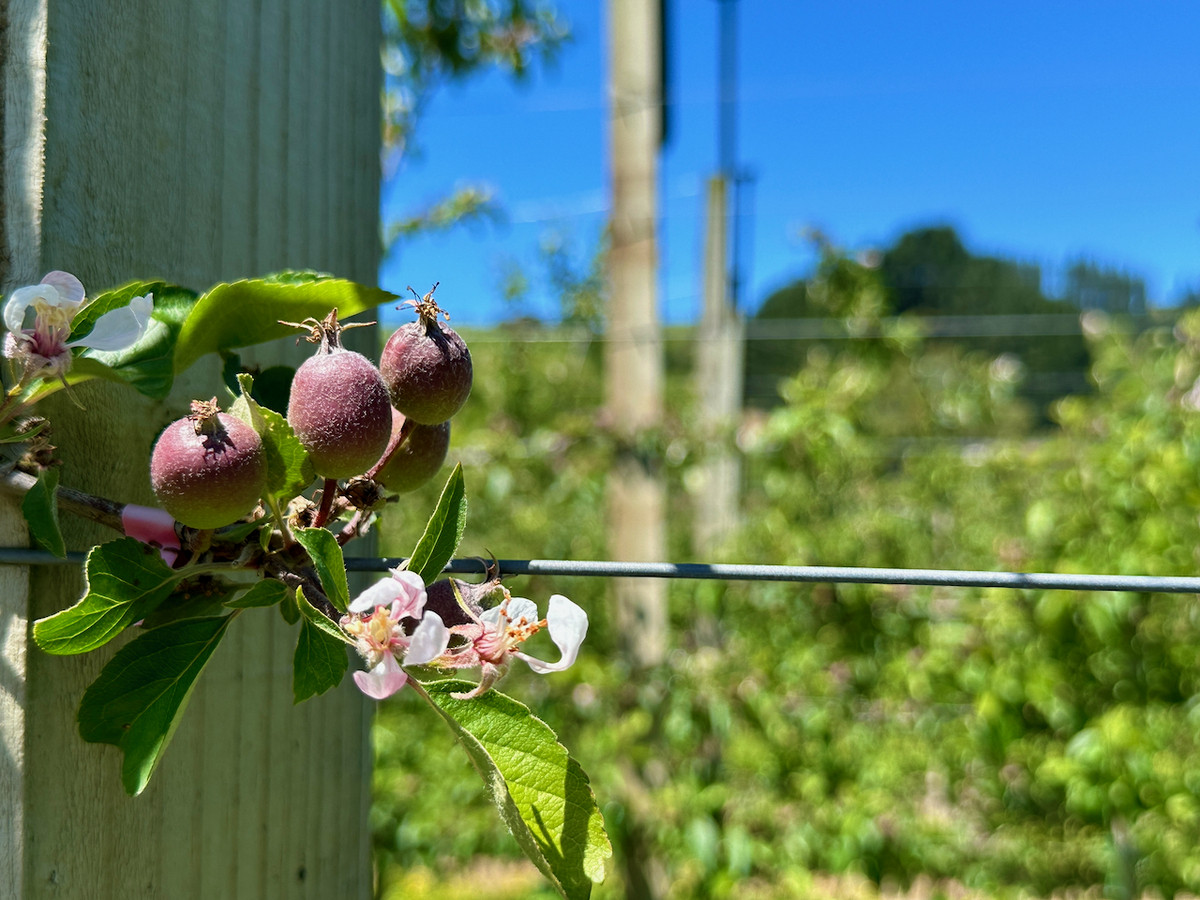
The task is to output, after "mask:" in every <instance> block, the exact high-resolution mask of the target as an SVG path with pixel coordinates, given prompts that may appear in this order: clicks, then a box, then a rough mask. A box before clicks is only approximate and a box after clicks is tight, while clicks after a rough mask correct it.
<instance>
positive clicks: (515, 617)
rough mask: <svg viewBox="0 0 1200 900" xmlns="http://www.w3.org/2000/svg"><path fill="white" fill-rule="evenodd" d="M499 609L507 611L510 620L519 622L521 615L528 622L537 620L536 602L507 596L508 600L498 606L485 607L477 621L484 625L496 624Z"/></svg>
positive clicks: (498, 618)
mask: <svg viewBox="0 0 1200 900" xmlns="http://www.w3.org/2000/svg"><path fill="white" fill-rule="evenodd" d="M501 610H505V611H507V613H508V620H509V621H510V622H519V621H520V620H521V617H522V616H524V617H525V620H526V621H528V622H536V621H537V620H538V611H537V604H536V603H534V602H533V601H532V600H526V599H525V598H524V597H509V598H508V600H506V601H505V602H504V603H501V604H500V605H499V606H493V607H492V608H491V609H485V610H484V611H483V615H481V616H480V617H479V621H481V622H483V623H484V624H486V625H494V626H498V625H499V624H500V611H501Z"/></svg>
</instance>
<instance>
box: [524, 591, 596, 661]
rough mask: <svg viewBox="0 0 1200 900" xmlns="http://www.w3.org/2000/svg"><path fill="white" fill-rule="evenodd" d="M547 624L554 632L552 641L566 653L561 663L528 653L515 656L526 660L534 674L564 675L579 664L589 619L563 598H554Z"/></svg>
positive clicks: (560, 595) (554, 596) (576, 606)
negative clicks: (576, 661)
mask: <svg viewBox="0 0 1200 900" xmlns="http://www.w3.org/2000/svg"><path fill="white" fill-rule="evenodd" d="M546 624H547V626H549V629H550V639H551V640H552V641H554V643H555V645H556V646H557V647H558V649H559V651H560V652H561V653H562V657H561V658H560V659H559V661H558V662H556V663H548V662H544V661H543V660H540V659H536V658H535V657H532V656H529V655H528V654H525V653H519V652H518V653H515V654H513V655H514V656H516V657H518V658H519V659H522V660H524V661H525V662H526V663H527V664H528V665H529V668H531V669H533V671H535V672H537V673H539V674H543V675H544V674H545V673H546V672H561V671H562V670H563V669H568V668H570V667H571V666H572V665H574V664H575V659H576V657H578V656H579V646H580V645H581V644H582V643H583V639H584V638H585V637H586V636H587V630H588V617H587V613H586V612H584V611H583V609H581V608H580V607H579V606H578V605H576V604H575V603H573V602H571V601H570V600H568V599H567V598H566V597H564V596H563V595H562V594H554V595H553V596H552V597H551V598H550V606H549V608H548V609H547V611H546Z"/></svg>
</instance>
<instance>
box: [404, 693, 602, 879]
mask: <svg viewBox="0 0 1200 900" xmlns="http://www.w3.org/2000/svg"><path fill="white" fill-rule="evenodd" d="M472 687H473V685H472V684H471V683H470V682H466V681H457V680H451V681H438V682H434V683H431V684H426V685H424V688H425V690H426V692H428V694H429V697H430V699H431V700H432V701H433V703H434V708H435V709H437V711H438V712H439V713H440V714H441V716H442V718H443V719H445V720H446V722H447V723H448V724H449V725H450V727H451V728H452V729H453V730H454V732H455V734H456V735H457V736H458V738H459V740H460V741H461V742H462V744H463V747H464V748H465V749H466V751H467V754H468V755H469V756H470V757H471V761H472V762H473V763H474V764H475V767H476V768H477V769H478V770H479V774H480V775H481V776H482V777H483V781H484V783H485V784H486V785H487V787H488V789H489V790H490V791H491V793H492V798H493V799H494V800H495V802H496V806H497V808H498V809H499V811H500V815H501V817H502V818H503V819H504V823H505V824H506V825H507V826H508V828H509V830H510V831H511V832H512V833H513V836H514V837H515V838H516V839H517V843H518V844H520V845H521V849H522V850H524V851H525V855H526V856H528V857H529V858H530V860H532V861H533V863H534V865H536V866H537V867H538V868H539V869H540V870H541V871H542V874H544V875H545V876H546V877H547V878H548V879H549V880H550V882H551V883H552V884H553V885H554V886H555V887H556V888H557V889H558V890H559V892H560V893H561V894H562V895H563V896H564V897H566V898H568V900H579V898H586V897H588V896H590V894H591V891H592V884H593V883H599V882H600V881H603V880H604V875H605V868H606V866H607V861H608V859H609V858H610V857H611V856H612V846H611V844H610V843H609V840H608V835H607V834H606V833H605V830H604V820H603V818H602V817H601V815H600V809H599V808H598V807H597V805H596V797H595V795H594V794H593V793H592V788H591V784H590V783H589V781H588V777H587V775H586V774H584V771H583V769H581V768H580V766H579V764H578V763H577V762H576V761H575V760H574V759H572V758H571V757H570V756H569V755H568V753H567V750H566V748H565V747H563V746H562V744H560V743H559V742H558V740H557V738H556V737H555V734H554V732H553V731H551V730H550V727H549V726H548V725H547V724H546V723H545V722H543V721H542V720H541V719H538V718H537V717H535V716H534V715H533V713H531V712H530V711H529V708H528V707H527V706H524V705H523V704H521V703H518V702H517V701H516V700H513V699H512V698H511V697H507V696H505V695H504V694H499V693H497V692H496V691H489V692H488V693H486V694H484V695H483V696H481V697H476V698H474V699H472V700H456V699H455V698H454V697H452V696H450V695H451V694H452V693H456V692H457V693H462V692H464V691H469V690H470V689H471V688H472Z"/></svg>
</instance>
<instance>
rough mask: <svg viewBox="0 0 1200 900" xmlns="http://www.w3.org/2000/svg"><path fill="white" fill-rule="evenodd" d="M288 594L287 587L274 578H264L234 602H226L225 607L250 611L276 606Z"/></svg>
mask: <svg viewBox="0 0 1200 900" xmlns="http://www.w3.org/2000/svg"><path fill="white" fill-rule="evenodd" d="M287 594H288V588H287V585H285V584H284V583H283V582H282V581H276V580H275V579H274V578H264V579H263V580H262V581H259V582H256V583H255V584H254V585H252V586H251V587H250V590H248V591H246V593H244V594H242V595H241V596H239V597H236V598H234V599H233V600H226V601H225V605H226V606H228V607H229V608H230V609H250V608H251V607H258V606H274V605H275V604H276V603H278V602H279V601H280V600H282V599H283V598H284V597H286V596H287Z"/></svg>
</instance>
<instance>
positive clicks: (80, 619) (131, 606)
mask: <svg viewBox="0 0 1200 900" xmlns="http://www.w3.org/2000/svg"><path fill="white" fill-rule="evenodd" d="M185 575H186V572H183V571H176V570H174V569H171V568H170V567H169V566H167V564H166V563H164V562H163V561H162V559H161V558H160V557H159V555H158V551H157V550H155V549H154V548H153V547H149V546H147V545H146V544H143V543H142V542H141V541H138V540H135V539H134V538H131V537H125V538H119V539H117V540H115V541H109V542H108V543H107V544H101V545H100V546H99V547H93V548H92V549H91V551H90V552H89V553H88V556H87V563H86V565H85V569H84V577H85V579H86V582H87V587H86V590H85V591H84V594H83V597H82V598H80V600H79V602H78V603H76V604H75V605H74V606H72V607H69V608H68V609H64V610H62V611H61V612H57V613H55V614H54V615H52V616H47V617H46V618H44V619H40V620H38V621H37V622H35V623H34V626H33V639H34V641H36V642H37V645H38V646H39V647H41V648H42V649H43V650H44V651H46V652H47V653H53V654H56V655H66V654H72V653H87V652H88V651H89V650H95V649H96V648H97V647H102V646H103V645H104V644H106V643H108V642H109V641H111V640H112V639H113V638H114V637H116V636H117V635H118V634H120V633H121V632H122V631H123V630H124V629H125V628H126V627H127V626H128V625H131V624H132V623H134V622H136V621H138V620H139V619H143V618H145V617H146V616H148V615H149V614H150V613H152V612H153V611H154V610H155V609H156V608H157V607H158V605H159V604H160V603H162V602H163V600H165V599H166V598H167V597H168V596H169V595H170V594H171V592H172V591H173V590H174V589H175V585H176V584H177V583H178V582H179V581H180V580H181V579H182V578H184V577H185Z"/></svg>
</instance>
